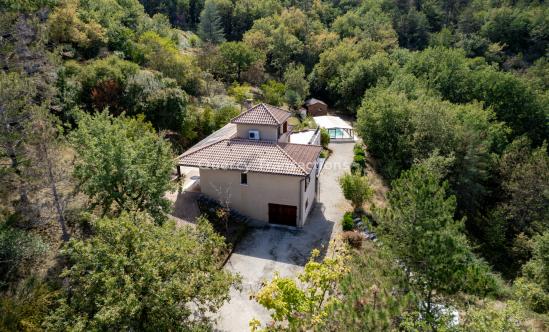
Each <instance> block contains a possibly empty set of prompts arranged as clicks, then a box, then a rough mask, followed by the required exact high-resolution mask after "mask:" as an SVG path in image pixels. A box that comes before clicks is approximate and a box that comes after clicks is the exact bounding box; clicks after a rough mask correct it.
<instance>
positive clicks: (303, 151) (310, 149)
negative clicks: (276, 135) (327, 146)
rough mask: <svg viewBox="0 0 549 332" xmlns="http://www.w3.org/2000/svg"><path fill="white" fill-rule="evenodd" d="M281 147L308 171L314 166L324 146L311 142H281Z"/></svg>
mask: <svg viewBox="0 0 549 332" xmlns="http://www.w3.org/2000/svg"><path fill="white" fill-rule="evenodd" d="M280 147H282V148H283V149H284V151H286V153H287V154H288V155H289V156H290V157H292V159H293V160H295V162H297V163H298V164H299V165H301V166H302V167H303V168H304V169H305V171H306V172H307V173H309V172H311V170H312V169H313V167H314V161H316V160H317V159H318V155H319V154H320V151H322V146H320V145H309V144H294V143H280Z"/></svg>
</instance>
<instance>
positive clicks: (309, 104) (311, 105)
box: [305, 98, 328, 116]
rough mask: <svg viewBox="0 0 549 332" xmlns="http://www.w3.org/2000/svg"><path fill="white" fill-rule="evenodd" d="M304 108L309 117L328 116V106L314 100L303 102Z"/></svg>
mask: <svg viewBox="0 0 549 332" xmlns="http://www.w3.org/2000/svg"><path fill="white" fill-rule="evenodd" d="M305 108H306V109H307V114H308V115H310V116H319V115H326V114H328V104H326V103H325V102H323V101H322V100H318V99H316V98H311V99H307V100H305Z"/></svg>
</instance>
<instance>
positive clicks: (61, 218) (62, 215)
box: [41, 144, 70, 241]
mask: <svg viewBox="0 0 549 332" xmlns="http://www.w3.org/2000/svg"><path fill="white" fill-rule="evenodd" d="M41 149H42V152H43V153H44V158H45V160H46V165H47V168H48V181H49V183H50V187H51V192H52V194H53V203H54V205H55V209H56V210H57V221H58V222H59V226H61V232H62V234H63V235H62V239H63V241H68V240H69V238H70V235H69V232H68V231H67V223H66V222H65V213H64V208H63V206H62V203H61V198H60V197H59V193H58V191H57V184H56V182H55V176H54V175H53V165H52V162H51V159H50V157H49V154H48V148H47V147H46V146H44V145H43V144H41Z"/></svg>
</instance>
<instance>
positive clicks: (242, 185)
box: [178, 104, 322, 227]
mask: <svg viewBox="0 0 549 332" xmlns="http://www.w3.org/2000/svg"><path fill="white" fill-rule="evenodd" d="M289 117H290V113H289V112H286V111H284V110H282V109H279V108H277V107H274V106H270V105H266V104H259V105H256V106H254V107H252V108H250V109H248V110H247V111H245V112H243V113H241V114H240V115H238V116H237V117H235V118H233V119H232V120H231V122H230V123H229V124H228V125H226V126H225V127H223V128H222V129H220V130H219V131H218V132H216V133H214V134H212V135H210V136H208V137H207V138H206V139H205V140H203V141H201V142H199V143H198V144H197V145H195V146H194V147H192V148H191V149H189V150H188V151H186V152H185V153H184V154H182V155H181V156H180V157H179V160H178V165H179V166H187V167H198V168H199V172H200V188H201V191H202V193H203V194H205V195H207V196H209V197H210V198H213V199H215V200H218V201H221V202H228V204H229V207H230V208H231V209H234V210H236V211H238V212H239V213H242V214H244V215H247V216H248V217H250V218H251V219H252V220H254V221H256V222H258V223H262V224H266V223H269V224H282V225H290V226H297V227H302V226H303V225H304V224H305V220H306V219H307V215H308V214H309V212H310V211H311V208H312V206H313V205H314V203H315V200H316V197H317V192H318V179H317V169H318V157H319V154H320V151H321V150H322V147H321V146H319V145H312V144H294V143H289V137H290V132H291V128H290V127H289V126H288V118H289Z"/></svg>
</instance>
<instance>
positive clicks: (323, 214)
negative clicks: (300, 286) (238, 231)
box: [216, 143, 354, 332]
mask: <svg viewBox="0 0 549 332" xmlns="http://www.w3.org/2000/svg"><path fill="white" fill-rule="evenodd" d="M353 145H354V144H353V143H337V144H331V145H330V149H331V150H332V151H333V154H332V155H331V156H330V158H328V160H327V161H326V164H325V165H324V168H323V170H322V172H321V174H320V197H319V201H318V202H317V204H316V205H315V207H314V209H313V210H312V211H311V214H310V215H309V218H308V220H307V223H306V224H305V227H303V229H299V230H295V229H288V228H281V227H276V226H271V227H268V226H267V227H263V228H254V229H252V230H251V231H250V232H249V233H248V234H247V235H246V237H245V238H244V239H243V241H242V242H240V243H239V244H238V245H237V247H236V248H235V252H234V253H233V254H232V256H231V258H230V259H229V261H228V262H227V265H226V266H225V268H226V269H227V270H229V271H231V272H233V273H239V274H240V275H241V276H242V291H237V290H235V289H232V290H231V294H230V295H231V300H230V301H229V302H227V303H226V304H225V305H224V306H223V307H222V308H221V310H220V311H219V313H218V321H217V326H216V330H217V331H231V332H232V331H235V332H236V331H238V332H241V331H249V330H250V328H249V325H248V323H249V321H250V320H251V319H252V318H257V319H259V320H260V321H262V322H263V323H265V322H268V321H269V320H270V314H269V312H268V311H267V310H265V309H264V308H263V307H261V306H260V305H259V304H257V303H256V302H255V301H254V300H252V299H250V295H252V294H254V293H255V292H257V291H258V290H259V289H260V288H261V283H262V281H265V280H270V279H271V278H272V277H273V274H274V272H275V271H278V272H279V273H280V274H281V275H282V276H295V275H296V274H297V273H299V272H300V271H302V270H303V266H304V265H305V263H306V262H307V260H308V258H309V255H310V253H311V250H312V249H314V248H318V249H321V250H322V251H323V252H325V251H326V249H327V248H328V245H329V243H330V240H331V239H332V238H334V236H335V235H336V234H337V233H339V232H341V225H340V221H341V219H342V217H343V214H344V213H345V211H348V210H349V209H350V208H351V207H350V205H349V204H348V203H347V201H346V200H345V198H344V197H343V193H342V192H341V189H340V188H339V183H338V178H339V177H340V175H341V174H343V173H344V172H347V171H349V167H350V163H351V161H352V159H353Z"/></svg>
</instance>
